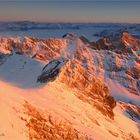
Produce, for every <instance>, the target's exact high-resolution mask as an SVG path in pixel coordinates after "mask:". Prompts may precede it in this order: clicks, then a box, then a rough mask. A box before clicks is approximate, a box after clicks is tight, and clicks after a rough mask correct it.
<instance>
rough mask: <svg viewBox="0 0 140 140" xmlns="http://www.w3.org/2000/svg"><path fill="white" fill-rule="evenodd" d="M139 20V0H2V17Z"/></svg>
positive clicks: (20, 18) (0, 4)
mask: <svg viewBox="0 0 140 140" xmlns="http://www.w3.org/2000/svg"><path fill="white" fill-rule="evenodd" d="M24 20H28V21H37V22H80V23H81V22H86V23H91V22H92V23H98V22H101V23H112V22H113V23H140V0H137V1H128V0H122V1H119V0H117V1H115V0H114V1H113V0H98V1H95V0H41V1H39V0H0V21H24Z"/></svg>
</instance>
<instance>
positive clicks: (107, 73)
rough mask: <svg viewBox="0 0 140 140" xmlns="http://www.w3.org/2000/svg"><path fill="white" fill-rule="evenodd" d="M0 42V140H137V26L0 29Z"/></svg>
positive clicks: (9, 25) (139, 71)
mask: <svg viewBox="0 0 140 140" xmlns="http://www.w3.org/2000/svg"><path fill="white" fill-rule="evenodd" d="M23 27H26V31H25V28H24V29H23ZM21 29H22V30H21ZM0 36H1V38H0V140H140V38H139V37H140V26H139V25H131V24H109V25H108V24H65V25H63V24H41V23H40V24H39V23H38V24H37V23H31V22H29V23H28V22H20V23H6V24H4V23H0Z"/></svg>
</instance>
